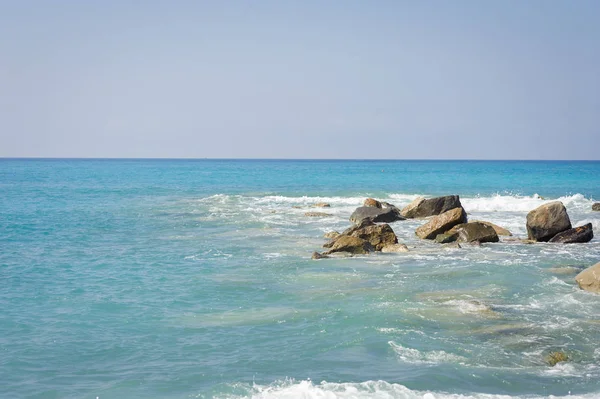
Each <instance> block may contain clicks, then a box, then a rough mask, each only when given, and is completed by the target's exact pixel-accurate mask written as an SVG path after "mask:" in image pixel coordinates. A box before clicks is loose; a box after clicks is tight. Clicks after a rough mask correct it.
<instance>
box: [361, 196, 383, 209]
mask: <svg viewBox="0 0 600 399" xmlns="http://www.w3.org/2000/svg"><path fill="white" fill-rule="evenodd" d="M363 206H371V207H373V208H379V209H381V208H383V207H382V206H381V202H379V201H377V200H376V199H373V198H367V199H366V200H365V202H364V203H363Z"/></svg>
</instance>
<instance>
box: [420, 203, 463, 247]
mask: <svg viewBox="0 0 600 399" xmlns="http://www.w3.org/2000/svg"><path fill="white" fill-rule="evenodd" d="M466 222H467V213H466V212H465V210H464V209H463V208H462V207H460V208H454V209H451V210H449V211H446V212H444V213H442V214H441V215H437V216H434V217H433V218H431V220H429V221H428V222H427V223H425V224H424V225H423V226H421V227H419V228H418V229H417V230H416V231H415V234H416V235H417V236H418V237H419V238H426V239H430V240H431V239H434V238H435V237H437V235H438V234H442V233H445V232H447V231H448V230H450V229H451V228H452V227H454V226H456V225H457V224H460V223H466Z"/></svg>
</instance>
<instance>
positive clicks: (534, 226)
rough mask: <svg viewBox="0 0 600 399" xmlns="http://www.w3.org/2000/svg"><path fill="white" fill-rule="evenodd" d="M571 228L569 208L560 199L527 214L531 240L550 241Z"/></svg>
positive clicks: (528, 233) (528, 231)
mask: <svg viewBox="0 0 600 399" xmlns="http://www.w3.org/2000/svg"><path fill="white" fill-rule="evenodd" d="M570 228H571V220H570V219H569V215H568V214H567V209H566V208H565V206H564V205H563V203H562V202H560V201H554V202H550V203H548V204H544V205H542V206H539V207H537V208H536V209H534V210H532V211H531V212H529V213H528V214H527V235H528V238H529V239H530V240H536V241H548V240H550V239H551V238H552V237H554V236H555V235H557V234H558V233H561V232H563V231H565V230H569V229H570Z"/></svg>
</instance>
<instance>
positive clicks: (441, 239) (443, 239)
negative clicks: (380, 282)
mask: <svg viewBox="0 0 600 399" xmlns="http://www.w3.org/2000/svg"><path fill="white" fill-rule="evenodd" d="M456 238H457V236H456V234H449V233H442V234H438V235H437V236H435V239H434V241H435V242H437V243H440V244H447V243H450V242H454V241H456Z"/></svg>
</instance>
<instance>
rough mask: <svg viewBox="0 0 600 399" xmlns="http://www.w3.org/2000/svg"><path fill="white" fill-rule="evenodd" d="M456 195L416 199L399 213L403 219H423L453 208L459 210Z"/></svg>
mask: <svg viewBox="0 0 600 399" xmlns="http://www.w3.org/2000/svg"><path fill="white" fill-rule="evenodd" d="M461 207H462V205H461V203H460V199H459V197H458V195H447V196H445V197H436V198H429V199H424V198H417V199H416V200H414V201H413V202H411V203H410V204H408V205H407V206H406V207H405V208H404V209H402V211H401V215H402V216H404V217H405V218H424V217H428V216H435V215H440V214H442V213H444V212H447V211H449V210H451V209H454V208H461Z"/></svg>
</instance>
